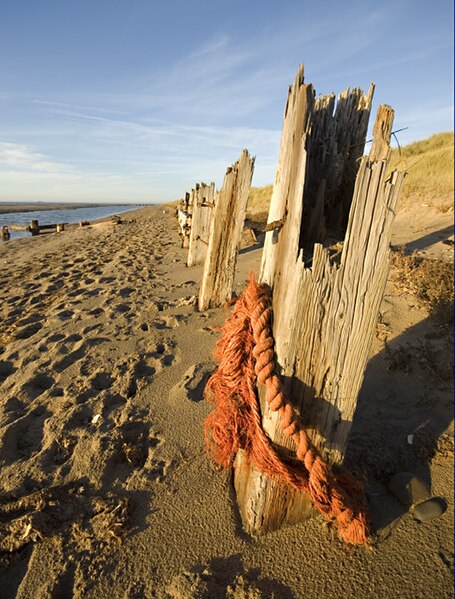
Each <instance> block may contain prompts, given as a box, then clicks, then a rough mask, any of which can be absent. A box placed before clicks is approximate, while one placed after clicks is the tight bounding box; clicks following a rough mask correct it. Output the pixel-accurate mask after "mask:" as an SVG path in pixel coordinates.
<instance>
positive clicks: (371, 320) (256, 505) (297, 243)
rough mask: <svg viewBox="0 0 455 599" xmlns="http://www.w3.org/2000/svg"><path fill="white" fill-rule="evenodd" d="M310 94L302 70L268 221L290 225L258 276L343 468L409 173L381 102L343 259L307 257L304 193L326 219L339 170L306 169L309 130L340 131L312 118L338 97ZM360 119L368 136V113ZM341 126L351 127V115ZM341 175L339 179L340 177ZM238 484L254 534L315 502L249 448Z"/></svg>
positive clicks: (322, 446) (269, 418)
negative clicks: (392, 145)
mask: <svg viewBox="0 0 455 599" xmlns="http://www.w3.org/2000/svg"><path fill="white" fill-rule="evenodd" d="M371 94H372V88H370V92H369V93H368V94H367V96H363V94H361V93H360V91H359V92H358V94H357V98H358V99H357V100H356V102H357V104H356V105H357V106H359V105H360V106H361V107H362V106H363V105H364V104H365V105H368V110H369V106H370V105H371ZM311 97H312V93H311V89H310V87H309V86H306V85H305V84H304V83H303V72H301V71H300V70H299V73H298V75H297V78H296V80H295V82H294V85H293V86H292V88H291V90H290V94H289V97H288V102H287V106H286V111H285V119H284V126H283V134H282V144H281V150H280V159H279V163H278V168H277V174H276V178H275V186H274V192H273V195H272V203H271V206H270V213H269V219H268V221H269V222H273V221H276V220H280V219H283V220H284V224H283V226H282V228H280V229H278V230H275V231H271V232H268V233H267V234H266V239H265V245H264V252H263V258H262V265H261V275H260V279H261V282H265V283H267V284H268V285H269V286H270V287H271V288H272V290H273V310H274V324H273V332H274V337H275V351H276V358H277V364H278V369H279V373H280V375H281V380H282V383H283V386H284V389H285V392H286V394H287V397H288V398H289V399H290V400H291V402H292V404H293V405H294V407H295V409H296V410H297V411H298V412H299V414H300V416H301V418H302V421H303V423H304V425H305V428H306V430H307V433H308V435H309V437H310V439H311V440H312V442H313V443H314V444H315V445H316V447H317V448H318V449H319V450H320V452H321V453H322V455H323V456H324V458H325V459H327V460H328V461H329V462H330V463H332V464H338V463H340V462H342V460H343V456H344V452H345V448H346V444H347V441H348V437H349V431H350V428H351V423H352V419H353V415H354V411H355V407H356V403H357V396H358V392H359V390H360V386H361V384H362V380H363V375H364V371H365V367H366V364H367V360H368V353H369V350H370V345H371V341H372V338H373V334H374V329H375V326H376V321H377V316H378V311H379V305H380V302H381V299H382V296H383V293H384V288H385V284H386V280H387V274H388V268H389V263H388V261H389V245H390V238H391V228H392V224H393V219H394V215H395V209H396V203H397V200H398V194H399V189H400V186H401V182H402V179H403V174H402V173H398V172H395V173H393V174H392V176H391V177H389V178H386V170H387V159H388V153H386V152H385V150H384V144H387V145H388V144H389V141H390V131H391V121H390V118H391V116H392V118H393V112H392V113H391V112H390V109H389V108H388V107H387V108H386V109H385V108H383V107H381V108H380V110H379V111H378V118H377V122H376V125H375V135H377V136H379V137H380V138H381V139H380V140H378V141H377V143H376V144H374V145H373V147H374V148H376V147H379V148H380V151H376V150H375V151H374V152H373V154H372V156H371V157H364V158H362V159H361V160H360V164H359V166H358V167H357V170H356V175H357V176H356V178H355V187H354V190H353V193H352V194H351V198H350V199H349V202H347V205H348V206H349V215H348V223H347V229H346V235H345V239H344V243H343V250H342V254H341V259H340V262H339V263H336V262H334V261H332V260H331V257H330V251H329V249H328V248H324V247H323V245H322V244H321V243H313V244H312V247H311V253H310V257H309V259H308V258H307V261H306V262H305V261H304V256H305V254H304V249H303V247H302V245H305V244H302V237H301V231H302V219H304V214H305V205H306V203H307V195H306V194H309V193H310V190H311V189H317V190H318V201H317V202H315V203H314V209H316V210H317V211H318V215H321V213H322V212H323V210H321V204H324V210H325V208H326V206H327V205H328V204H327V203H326V201H325V199H323V198H325V197H326V196H325V195H324V194H325V192H326V185H327V182H328V181H330V180H332V179H331V178H330V177H331V176H332V174H333V173H332V174H331V171H330V169H331V168H332V167H331V166H330V164H331V161H328V164H329V167H328V169H329V170H328V171H324V170H322V171H321V170H319V171H318V175H319V180H318V179H317V178H316V177H315V174H314V173H312V174H310V173H309V169H310V168H311V165H313V168H315V166H314V165H316V164H318V161H311V156H310V152H311V151H312V150H311V148H314V147H317V143H316V142H317V140H315V139H314V138H311V131H313V132H314V131H315V130H319V134H320V135H321V134H322V132H323V131H327V128H326V125H323V121H324V119H325V122H326V124H327V126H328V127H329V129H330V130H332V129H333V127H334V121H333V119H332V118H331V116H330V114H329V115H327V114H326V115H322V116H321V114H319V115H318V116H316V119H315V122H316V124H317V127H316V128H315V129H312V125H313V121H312V115H314V113H315V111H316V112H317V111H320V110H321V106H322V107H326V108H327V110H332V111H333V105H332V103H333V99H332V97H326V98H323V99H321V100H318V101H316V107H315V103H314V102H312V101H311ZM303 98H305V100H303ZM348 104H349V103H348ZM340 110H347V109H346V108H345V107H342V108H341V109H340ZM361 110H363V108H361ZM348 113H349V114H351V113H350V112H349V111H348ZM335 114H336V113H335ZM359 118H360V120H361V121H362V122H361V124H360V128H361V129H362V131H363V133H362V135H363V142H364V141H365V138H364V135H365V134H366V125H365V123H364V122H363V120H362V119H363V118H364V113H362V115H361V117H359ZM354 120H355V119H354ZM342 122H344V123H345V126H346V127H348V126H349V127H350V126H351V124H352V122H353V117H352V116H349V118H347V117H346V118H343V119H342ZM337 135H338V138H339V139H347V140H348V141H347V142H346V143H351V142H352V141H353V140H356V139H359V137H357V138H356V136H355V135H354V134H353V133H352V132H349V135H348V134H346V137H345V138H344V137H343V135H342V131H341V130H339V131H338V132H337ZM362 149H363V146H362ZM313 151H314V150H313ZM377 156H380V159H377ZM319 164H320V162H319ZM326 175H327V176H326ZM337 177H338V180H339V181H341V180H342V177H343V176H342V173H341V175H340V174H339V173H338V175H337ZM308 178H312V179H313V184H312V186H307V185H306V179H308ZM316 225H317V219H313V223H312V230H313V231H314V230H315V227H316ZM328 226H330V223H329V225H328ZM323 229H325V225H324V227H323ZM304 241H305V240H304ZM261 396H262V394H261V392H260V391H259V398H260V399H261ZM261 410H262V414H263V427H264V430H265V431H266V432H267V434H268V435H269V437H270V438H271V440H272V441H273V443H274V445H275V447H276V449H277V450H278V451H280V452H283V453H284V454H285V455H287V456H289V455H291V456H293V455H294V453H293V450H294V447H293V443H292V441H291V440H290V439H288V438H287V437H285V436H284V435H283V434H282V432H281V429H280V427H279V422H278V418H279V417H278V415H277V413H276V412H271V411H270V410H269V409H268V406H266V405H265V404H264V402H263V401H262V400H261ZM234 485H235V488H236V492H237V499H238V504H239V509H240V512H241V515H242V520H243V523H244V526H245V529H246V530H247V531H248V532H250V533H254V534H262V533H264V532H267V531H269V530H274V529H276V528H279V527H280V526H282V525H283V524H291V523H293V522H297V521H299V520H302V519H305V518H306V517H308V516H309V515H310V514H311V507H310V500H309V498H308V497H307V496H306V495H305V494H304V493H296V492H293V491H292V490H289V489H287V488H283V486H281V485H278V486H277V485H276V484H274V483H272V481H270V479H268V478H267V477H266V476H264V475H262V474H260V473H259V472H257V471H256V470H255V469H254V468H253V467H251V466H250V465H248V464H246V463H245V459H244V456H243V455H242V454H239V455H238V456H237V458H236V463H235V471H234Z"/></svg>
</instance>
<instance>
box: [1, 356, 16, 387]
mask: <svg viewBox="0 0 455 599" xmlns="http://www.w3.org/2000/svg"><path fill="white" fill-rule="evenodd" d="M15 372H16V368H15V367H14V364H13V363H12V362H8V361H7V360H0V385H1V384H2V383H4V382H5V381H6V379H7V378H8V377H9V376H11V375H12V374H14V373H15Z"/></svg>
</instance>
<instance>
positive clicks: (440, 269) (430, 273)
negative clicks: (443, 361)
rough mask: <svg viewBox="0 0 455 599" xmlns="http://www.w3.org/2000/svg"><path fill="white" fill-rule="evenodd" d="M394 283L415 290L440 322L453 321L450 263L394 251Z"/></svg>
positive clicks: (447, 322) (419, 298)
mask: <svg viewBox="0 0 455 599" xmlns="http://www.w3.org/2000/svg"><path fill="white" fill-rule="evenodd" d="M392 264H393V266H394V269H395V271H394V283H395V284H396V285H397V286H399V287H401V288H402V289H403V290H405V291H408V292H411V293H413V294H414V295H415V296H416V297H417V299H418V300H420V302H422V303H423V304H424V305H425V306H426V308H427V309H428V311H429V313H430V314H431V315H433V316H434V317H435V318H436V320H437V321H438V322H439V323H440V324H451V323H453V301H454V276H453V267H452V264H451V263H450V262H445V261H444V260H431V259H429V258H420V257H419V256H417V255H416V254H415V253H414V254H412V255H411V256H406V255H405V253H404V251H403V249H400V250H398V251H396V252H393V253H392Z"/></svg>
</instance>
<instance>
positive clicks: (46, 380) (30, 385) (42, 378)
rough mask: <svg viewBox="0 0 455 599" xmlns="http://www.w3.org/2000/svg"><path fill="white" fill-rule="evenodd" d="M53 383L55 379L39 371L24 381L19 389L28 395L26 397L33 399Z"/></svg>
mask: <svg viewBox="0 0 455 599" xmlns="http://www.w3.org/2000/svg"><path fill="white" fill-rule="evenodd" d="M54 383H55V379H53V378H52V377H51V376H49V375H47V374H45V373H40V374H36V375H35V376H34V377H32V378H31V379H30V380H29V381H27V382H26V383H24V385H22V387H21V391H22V392H23V393H24V394H25V396H26V397H28V399H30V400H33V399H36V398H37V397H39V396H40V395H42V394H43V393H44V392H45V391H48V390H49V389H50V388H51V387H52V386H53V385H54Z"/></svg>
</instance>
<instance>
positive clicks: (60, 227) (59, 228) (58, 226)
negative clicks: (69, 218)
mask: <svg viewBox="0 0 455 599" xmlns="http://www.w3.org/2000/svg"><path fill="white" fill-rule="evenodd" d="M55 230H56V232H57V233H61V232H62V231H64V230H65V223H57V224H56V225H55Z"/></svg>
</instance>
